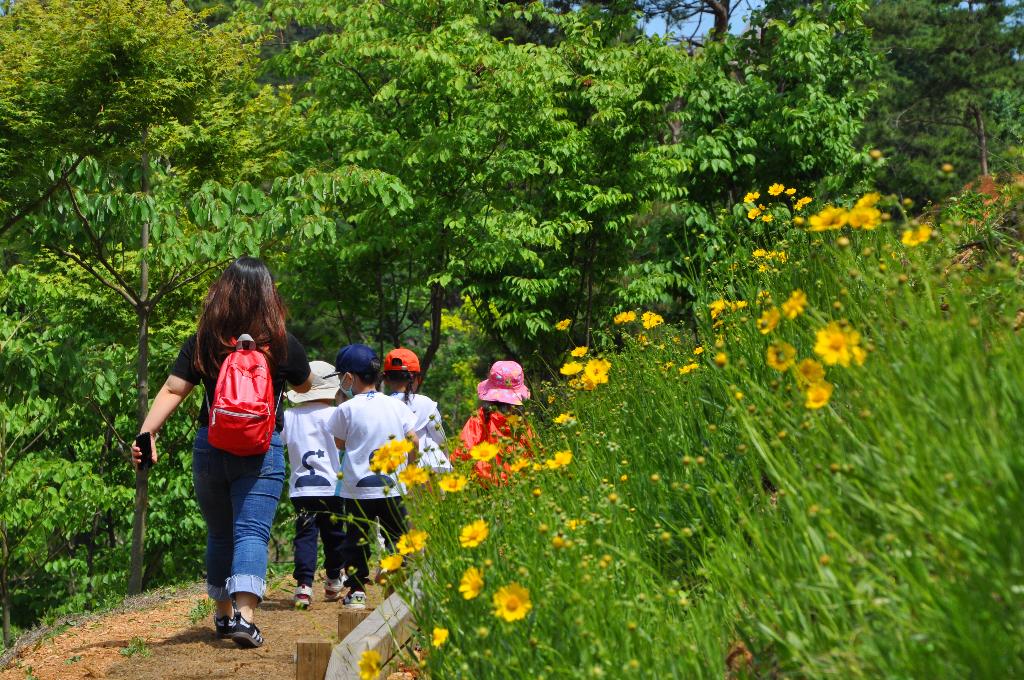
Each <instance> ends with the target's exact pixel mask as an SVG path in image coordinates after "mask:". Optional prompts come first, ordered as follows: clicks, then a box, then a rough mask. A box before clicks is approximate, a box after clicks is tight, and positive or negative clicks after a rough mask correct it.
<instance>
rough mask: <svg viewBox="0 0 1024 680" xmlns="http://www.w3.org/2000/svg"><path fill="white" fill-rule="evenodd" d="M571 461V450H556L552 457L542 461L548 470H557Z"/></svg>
mask: <svg viewBox="0 0 1024 680" xmlns="http://www.w3.org/2000/svg"><path fill="white" fill-rule="evenodd" d="M571 462H572V451H569V450H566V451H556V452H555V457H554V458H549V459H547V460H546V461H544V466H545V467H547V469H549V470H557V469H558V468H562V467H565V466H566V465H568V464H569V463H571Z"/></svg>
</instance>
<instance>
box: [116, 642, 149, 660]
mask: <svg viewBox="0 0 1024 680" xmlns="http://www.w3.org/2000/svg"><path fill="white" fill-rule="evenodd" d="M152 653H153V652H152V650H150V648H149V647H148V646H147V645H146V641H145V640H143V639H142V638H140V637H133V638H132V639H131V641H130V642H129V643H128V646H127V647H123V648H121V656H126V657H128V658H131V657H133V656H141V657H143V658H145V657H147V656H149V655H151V654H152Z"/></svg>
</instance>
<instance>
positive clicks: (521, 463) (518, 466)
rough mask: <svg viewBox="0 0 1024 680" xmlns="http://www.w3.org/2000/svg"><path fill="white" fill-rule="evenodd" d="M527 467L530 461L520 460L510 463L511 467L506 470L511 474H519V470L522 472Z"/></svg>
mask: <svg viewBox="0 0 1024 680" xmlns="http://www.w3.org/2000/svg"><path fill="white" fill-rule="evenodd" d="M529 466H530V461H528V460H527V459H525V458H520V459H519V460H517V461H516V462H514V463H512V464H511V465H509V466H508V468H509V470H511V471H512V472H519V471H520V470H522V469H524V468H527V467H529Z"/></svg>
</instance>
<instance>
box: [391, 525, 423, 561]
mask: <svg viewBox="0 0 1024 680" xmlns="http://www.w3.org/2000/svg"><path fill="white" fill-rule="evenodd" d="M395 547H397V548H398V552H400V553H401V554H403V555H411V554H413V553H418V552H419V551H421V550H423V549H424V548H425V547H427V532H426V531H423V530H422V529H410V530H409V531H408V532H406V533H404V534H402V535H401V536H400V537H399V539H398V543H397V544H396V546H395Z"/></svg>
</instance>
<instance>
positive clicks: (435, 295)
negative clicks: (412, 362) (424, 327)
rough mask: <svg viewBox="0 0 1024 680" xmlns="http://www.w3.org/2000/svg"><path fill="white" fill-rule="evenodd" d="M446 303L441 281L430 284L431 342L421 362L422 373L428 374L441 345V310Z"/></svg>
mask: <svg viewBox="0 0 1024 680" xmlns="http://www.w3.org/2000/svg"><path fill="white" fill-rule="evenodd" d="M443 305H444V287H442V286H441V284H440V283H433V284H431V285H430V344H429V345H427V351H426V352H425V353H424V354H423V361H421V362H420V375H421V376H426V375H427V369H428V368H430V364H431V362H433V361H434V355H436V354H437V350H438V348H439V347H440V346H441V311H442V309H443Z"/></svg>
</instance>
